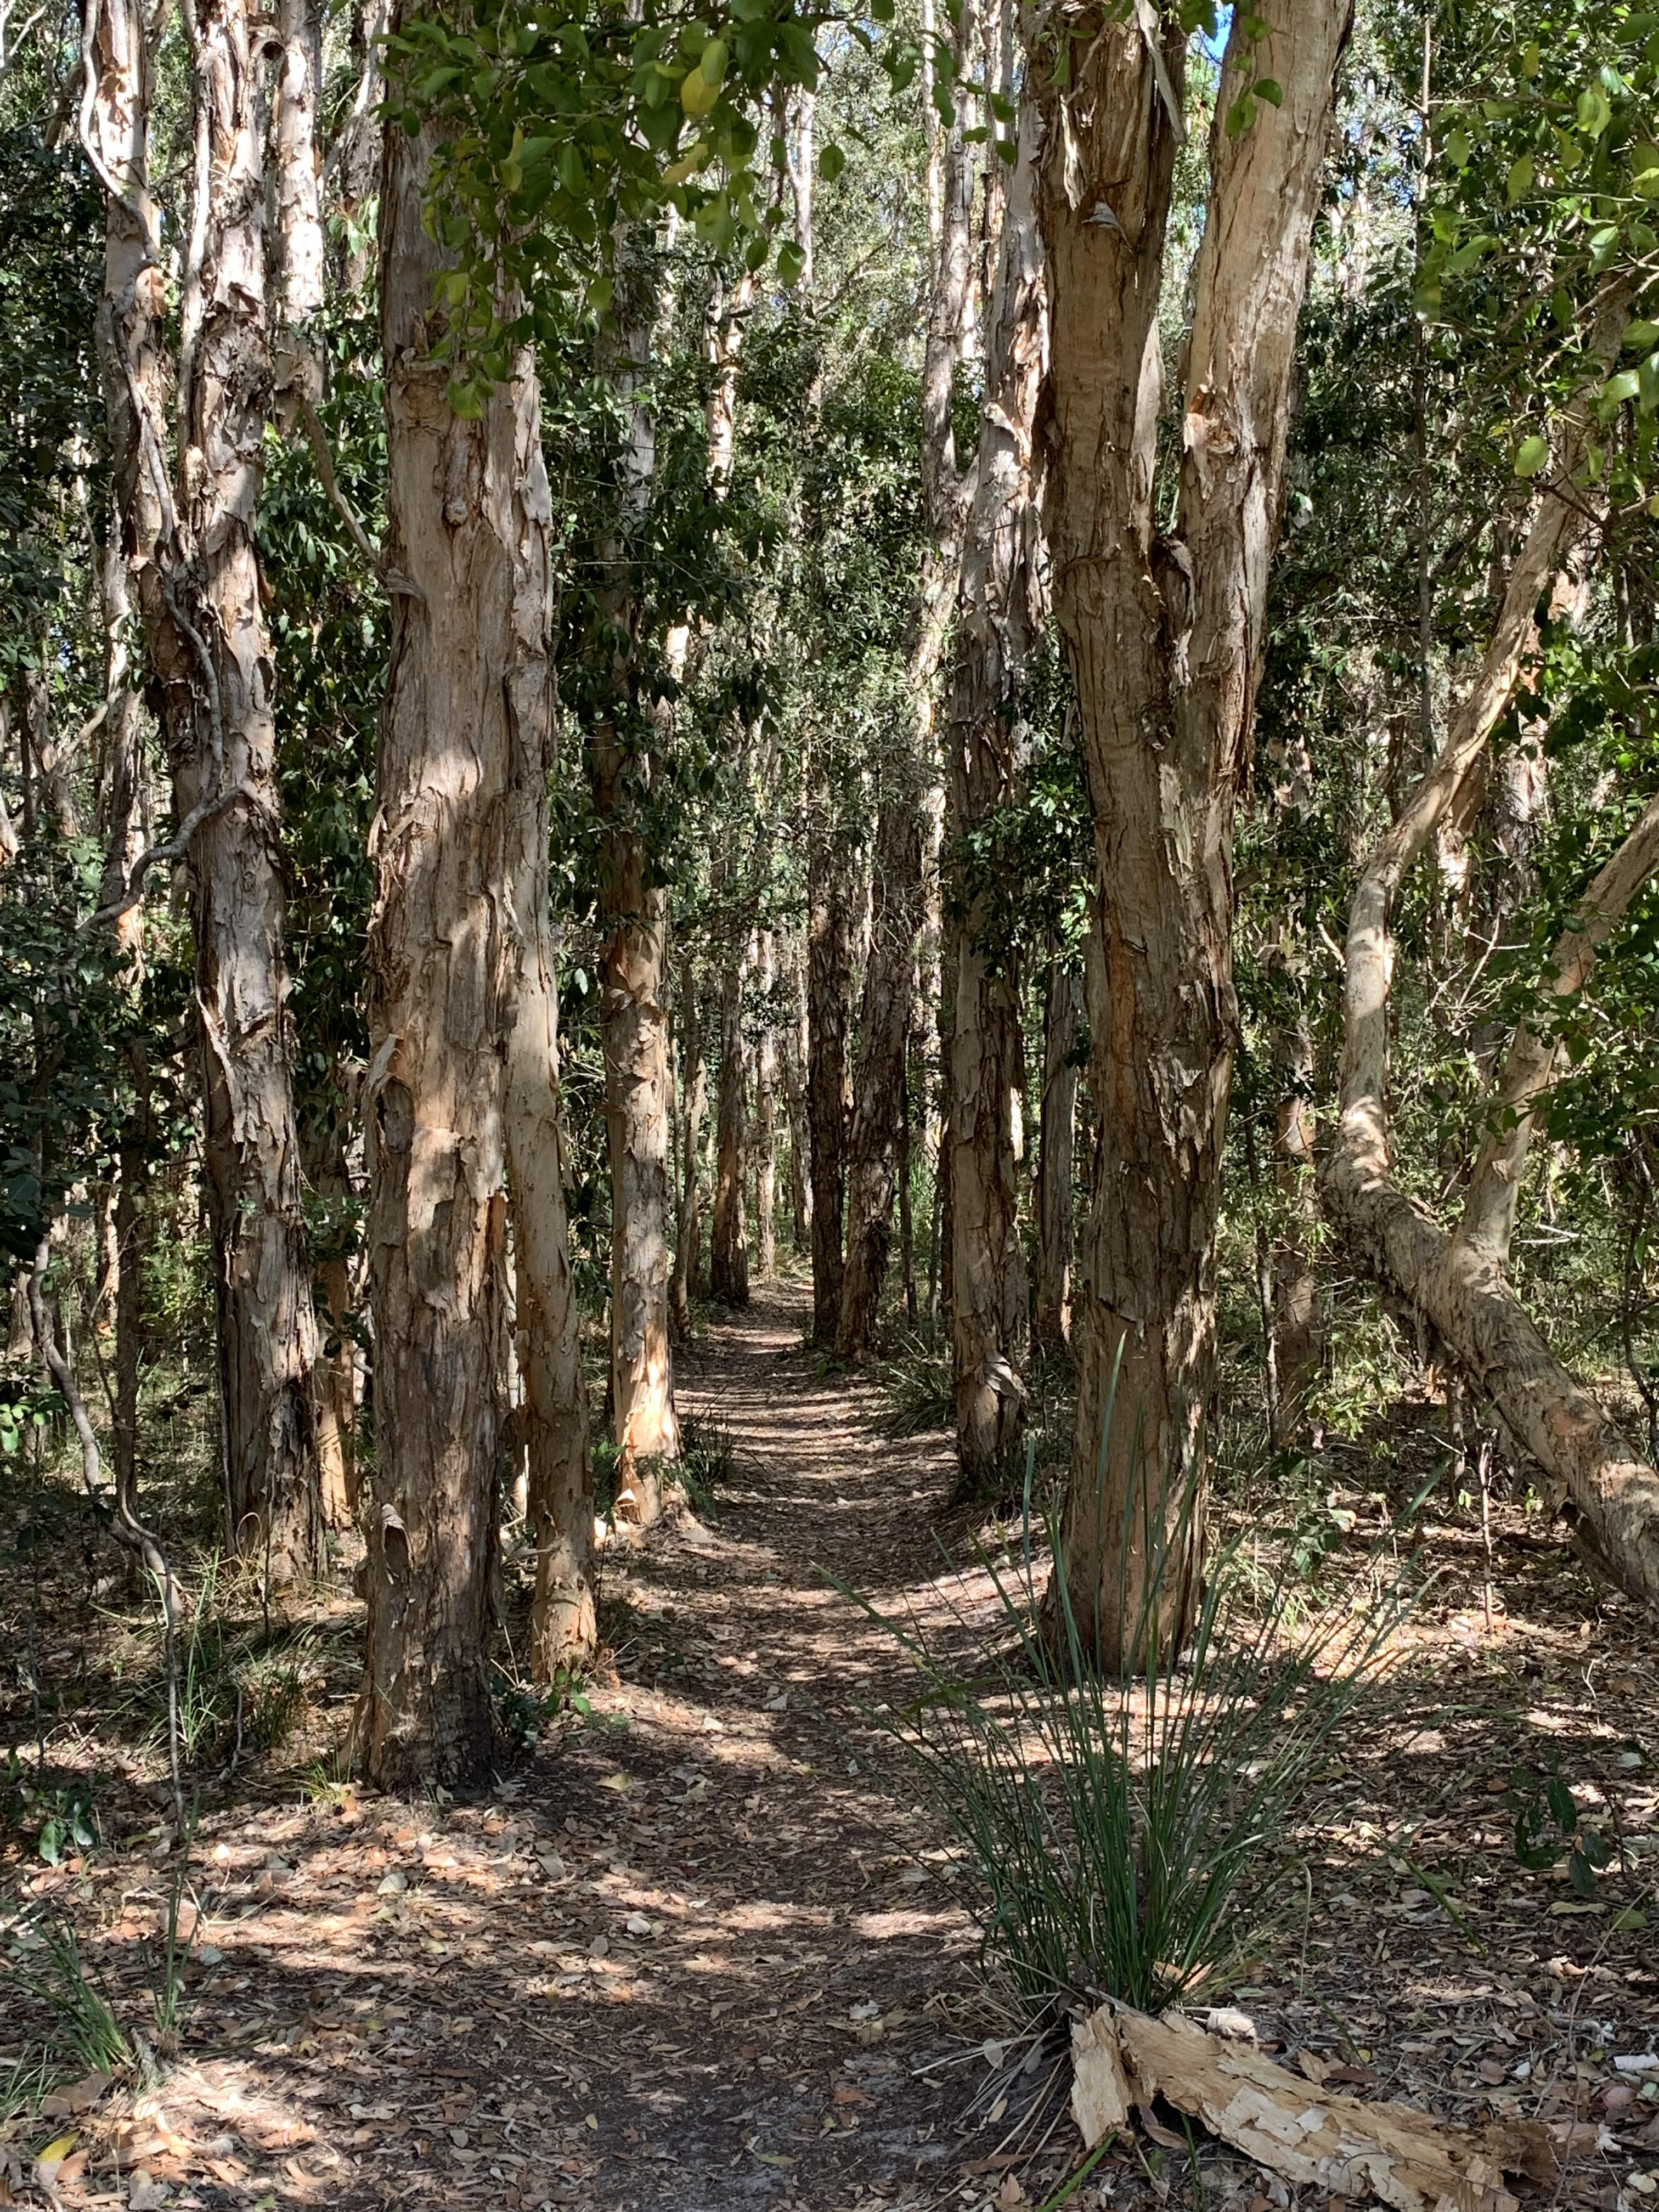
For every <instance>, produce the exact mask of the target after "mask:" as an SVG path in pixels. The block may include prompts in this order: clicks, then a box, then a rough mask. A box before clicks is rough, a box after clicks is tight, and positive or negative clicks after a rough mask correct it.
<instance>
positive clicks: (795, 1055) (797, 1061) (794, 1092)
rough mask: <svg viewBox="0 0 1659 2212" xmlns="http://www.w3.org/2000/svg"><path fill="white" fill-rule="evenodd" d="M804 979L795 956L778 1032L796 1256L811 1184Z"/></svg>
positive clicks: (803, 1243) (806, 1241)
mask: <svg viewBox="0 0 1659 2212" xmlns="http://www.w3.org/2000/svg"><path fill="white" fill-rule="evenodd" d="M805 985H806V977H805V969H804V967H803V965H802V964H801V963H800V962H799V958H798V957H792V958H791V960H790V963H789V1018H788V1019H787V1021H786V1022H785V1023H784V1024H783V1028H782V1031H781V1039H782V1042H781V1051H780V1053H779V1061H780V1065H781V1068H782V1072H783V1097H784V1107H785V1110H786V1112H787V1115H788V1121H789V1211H790V1237H791V1241H792V1243H793V1245H794V1248H795V1250H796V1252H797V1253H798V1254H801V1255H805V1254H806V1253H808V1252H810V1251H811V1241H812V1182H811V1175H810V1174H809V1172H808V1169H809V1165H810V1163H811V1157H812V1138H811V1124H810V1122H809V1121H808V1119H807V1113H806V1055H807V1050H808V1042H809V1040H808V1033H807V1023H806V990H805Z"/></svg>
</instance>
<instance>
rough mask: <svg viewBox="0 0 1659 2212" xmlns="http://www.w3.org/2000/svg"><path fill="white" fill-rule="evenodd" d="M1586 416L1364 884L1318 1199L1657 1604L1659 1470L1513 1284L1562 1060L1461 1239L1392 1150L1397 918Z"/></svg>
mask: <svg viewBox="0 0 1659 2212" xmlns="http://www.w3.org/2000/svg"><path fill="white" fill-rule="evenodd" d="M1623 321H1624V314H1623V311H1622V307H1620V311H1619V312H1618V313H1617V314H1616V315H1615V316H1613V317H1612V318H1611V327H1608V326H1607V325H1608V322H1609V318H1607V317H1606V316H1604V318H1603V328H1602V329H1601V332H1600V334H1599V343H1597V345H1596V346H1595V350H1596V351H1597V352H1599V353H1600V354H1601V356H1602V358H1603V359H1604V360H1608V361H1611V360H1613V359H1616V357H1617V354H1618V348H1619V338H1620V330H1621V328H1622V325H1623ZM1587 415H1588V403H1587V401H1586V400H1583V399H1581V400H1580V401H1579V402H1578V403H1577V404H1576V406H1575V408H1574V409H1573V410H1571V412H1570V415H1569V418H1568V422H1567V426H1566V430H1565V435H1564V437H1563V440H1562V455H1561V459H1560V462H1559V468H1558V471H1557V473H1556V475H1555V477H1554V478H1553V480H1552V481H1550V482H1549V483H1547V485H1546V487H1545V489H1544V492H1543V494H1542V496H1541V500H1540V502H1539V506H1538V509H1537V512H1536V513H1535V514H1534V518H1533V520H1532V524H1531V527H1530V528H1529V530H1528V533H1527V538H1526V540H1525V543H1524V544H1523V545H1522V550H1521V552H1520V554H1519V556H1517V558H1516V562H1515V565H1514V568H1512V569H1511V571H1510V579H1509V582H1508V586H1507V587H1506V589H1505V591H1504V599H1503V603H1502V605H1501V606H1500V608H1499V610H1498V617H1497V620H1496V622H1495V623H1494V625H1493V630H1492V639H1491V641H1490V643H1489V644H1488V646H1487V648H1486V657H1485V659H1484V661H1483V662H1482V665H1481V668H1480V673H1479V675H1478V676H1477V678H1476V679H1475V682H1474V685H1473V686H1472V687H1471V690H1470V691H1469V694H1468V697H1467V698H1466V699H1465V700H1464V702H1463V704H1462V708H1460V709H1459V712H1458V714H1457V717H1456V720H1455V723H1454V725H1453V726H1452V728H1451V730H1450V731H1449V732H1448V735H1447V738H1446V742H1445V744H1443V746H1442V748H1441V750H1440V752H1439V754H1438V755H1437V757H1436V759H1435V762H1434V763H1433V765H1432V767H1431V769H1429V771H1428V773H1427V774H1426V775H1425V776H1424V777H1423V778H1422V780H1421V781H1420V782H1419V784H1418V786H1417V787H1416V789H1415V791H1414V792H1413V794H1412V796H1411V798H1410V799H1409V800H1408V801H1407V804H1406V805H1405V806H1404V807H1403V808H1402V809H1401V812H1400V815H1399V817H1398V818H1397V820H1396V821H1395V823H1394V824H1393V826H1392V827H1391V828H1390V829H1389V831H1388V833H1387V834H1386V836H1383V838H1382V839H1381V840H1380V842H1378V844H1377V845H1376V848H1375V849H1374V850H1373V852H1372V853H1371V854H1370V858H1369V860H1367V862H1366V864H1365V866H1364V870H1363V871H1362V872H1361V876H1360V879H1359V883H1358V887H1357V889H1356V890H1355V893H1354V898H1353V903H1352V908H1351V909H1350V913H1349V921H1348V938H1347V945H1346V968H1345V972H1344V979H1343V1018H1344V1029H1343V1054H1342V1103H1341V1114H1340V1121H1339V1123H1338V1127H1337V1133H1336V1138H1335V1141H1334V1144H1333V1146H1332V1148H1331V1152H1330V1156H1329V1158H1328V1160H1327V1162H1326V1164H1325V1170H1324V1173H1323V1175H1322V1179H1321V1194H1322V1197H1323V1199H1324V1201H1325V1204H1326V1206H1327V1209H1328V1212H1330V1213H1331V1215H1332V1216H1333V1218H1334V1220H1335V1221H1336V1222H1337V1224H1338V1225H1339V1226H1340V1228H1341V1229H1342V1230H1343V1231H1344V1232H1345V1233H1346V1237H1347V1238H1348V1240H1349V1242H1350V1243H1351V1245H1352V1247H1353V1248H1354V1249H1355V1250H1356V1252H1357V1253H1358V1255H1359V1256H1360V1257H1361V1258H1362V1259H1363V1260H1364V1261H1365V1263H1366V1264H1367V1265H1368V1266H1369V1267H1370V1268H1371V1270H1372V1271H1373V1272H1374V1273H1376V1275H1377V1276H1378V1277H1379V1278H1380V1279H1382V1280H1383V1281H1384V1282H1386V1283H1389V1284H1390V1285H1393V1286H1394V1287H1395V1289H1396V1290H1397V1291H1401V1293H1403V1295H1404V1296H1406V1297H1407V1298H1409V1299H1410V1300H1411V1301H1412V1303H1413V1305H1415V1306H1416V1308H1417V1309H1418V1310H1419V1312H1421V1313H1422V1314H1423V1315H1424V1316H1425V1317H1426V1319H1427V1320H1428V1321H1429V1322H1431V1323H1432V1325H1433V1327H1434V1328H1435V1329H1436V1330H1437V1332H1438V1334H1440V1336H1441V1338H1442V1339H1443V1340H1444V1342H1445V1344H1446V1345H1447V1346H1448V1347H1449V1350H1450V1351H1451V1352H1452V1353H1453V1355H1454V1356H1455V1358H1456V1359H1457V1361H1458V1363H1459V1364H1460V1365H1461V1367H1462V1370H1463V1371H1464V1373H1465V1374H1466V1375H1467V1376H1468V1378H1469V1379H1470V1381H1471V1382H1473V1383H1474V1385H1475V1387H1476V1388H1477V1389H1480V1390H1481V1391H1482V1392H1484V1394H1485V1395H1486V1396H1487V1397H1488V1398H1490V1399H1491V1401H1492V1403H1493V1404H1494V1405H1495V1406H1496V1407H1498V1411H1499V1413H1502V1414H1503V1416H1504V1419H1505V1420H1506V1421H1507V1422H1508V1424H1509V1425H1510V1429H1511V1430H1512V1431H1513V1432H1514V1433H1515V1435H1516V1436H1517V1437H1519V1438H1520V1439H1521V1441H1522V1443H1523V1444H1524V1445H1525V1446H1526V1448H1527V1449H1528V1451H1530V1452H1531V1453H1532V1455H1534V1458H1535V1459H1536V1460H1537V1461H1538V1462H1539V1464H1540V1466H1541V1467H1542V1468H1544V1470H1545V1472H1546V1473H1547V1474H1548V1475H1549V1476H1550V1477H1552V1478H1553V1480H1554V1482H1555V1483H1556V1484H1557V1485H1558V1486H1559V1490H1560V1492H1562V1494H1563V1495H1564V1496H1566V1497H1569V1498H1571V1500H1572V1503H1573V1504H1574V1506H1575V1508H1576V1509H1577V1512H1578V1515H1579V1516H1580V1522H1581V1525H1582V1526H1583V1528H1584V1529H1585V1530H1586V1532H1587V1533H1588V1534H1589V1537H1590V1539H1591V1541H1592V1542H1593V1544H1594V1546H1595V1548H1596V1549H1597V1550H1598V1551H1599V1552H1600V1553H1601V1556H1602V1558H1603V1559H1604V1560H1605V1561H1606V1562H1607V1565H1608V1566H1609V1567H1610V1568H1611V1569H1612V1571H1613V1572H1614V1573H1615V1574H1616V1575H1617V1576H1618V1577H1619V1578H1620V1580H1621V1581H1622V1582H1623V1583H1625V1584H1626V1587H1627V1588H1628V1589H1631V1590H1632V1592H1633V1593H1634V1594H1636V1595H1638V1596H1641V1597H1643V1598H1645V1599H1647V1600H1648V1601H1653V1600H1655V1599H1656V1598H1659V1474H1656V1472H1655V1470H1654V1469H1653V1468H1650V1467H1649V1466H1648V1465H1647V1464H1646V1463H1645V1462H1643V1461H1642V1460H1641V1459H1640V1458H1639V1457H1638V1455H1636V1454H1635V1453H1634V1452H1632V1449H1631V1448H1630V1446H1629V1445H1628V1444H1627V1443H1626V1441H1625V1439H1624V1438H1623V1437H1621V1436H1620V1434H1619V1432H1618V1431H1617V1429H1616V1428H1615V1427H1614V1425H1613V1423H1612V1422H1611V1421H1609V1420H1608V1419H1607V1415H1606V1414H1605V1413H1604V1412H1603V1411H1602V1409H1601V1407H1600V1405H1599V1404H1598V1403H1597V1402H1596V1400H1595V1397H1594V1395H1592V1394H1591V1393H1590V1392H1589V1390H1587V1389H1584V1387H1583V1385H1582V1384H1581V1383H1578V1382H1577V1380H1576V1379H1575V1378H1574V1377H1573V1376H1571V1375H1570V1374H1569V1373H1568V1372H1567V1371H1566V1370H1565V1368H1564V1367H1562V1365H1561V1364H1560V1363H1559V1360H1557V1359H1556V1358H1555V1357H1554V1355H1553V1353H1552V1352H1551V1351H1550V1349H1549V1346H1548V1345H1547V1343H1546V1341H1545V1340H1544V1338H1543V1337H1542V1336H1541V1334H1540V1332H1539V1331H1538V1329H1537V1328H1535V1327H1534V1324H1533V1322H1531V1321H1530V1320H1529V1318H1528V1316H1527V1314H1526V1313H1525V1312H1524V1310H1522V1307H1521V1304H1520V1303H1519V1301H1518V1300H1517V1299H1516V1296H1515V1293H1514V1291H1513V1290H1512V1289H1511V1288H1510V1285H1509V1284H1508V1283H1507V1282H1506V1281H1505V1280H1504V1275H1503V1263H1504V1258H1505V1256H1506V1255H1507V1250H1508V1245H1509V1238H1510V1233H1511V1230H1512V1226H1513V1204H1514V1196H1513V1194H1514V1191H1515V1188H1516V1184H1517V1183H1518V1180H1519V1172H1520V1169H1521V1167H1522V1165H1523V1164H1524V1160H1525V1155H1526V1149H1527V1145H1528V1140H1529V1137H1530V1133H1531V1125H1532V1109H1533V1108H1534V1103H1535V1101H1536V1100H1537V1098H1538V1097H1539V1095H1540V1093H1541V1091H1542V1089H1543V1088H1544V1085H1546V1083H1547V1080H1548V1077H1549V1074H1550V1072H1551V1069H1552V1067H1553V1060H1554V1054H1553V1050H1552V1049H1551V1048H1549V1047H1548V1045H1547V1042H1546V1041H1545V1040H1542V1039H1541V1038H1539V1037H1537V1036H1534V1034H1533V1033H1532V1032H1531V1031H1530V1030H1527V1029H1524V1028H1523V1029H1522V1030H1521V1031H1520V1032H1519V1033H1518V1034H1517V1036H1516V1039H1515V1040H1514V1042H1513V1043H1512V1045H1511V1048H1510V1054H1509V1055H1508V1057H1507V1059H1506V1060H1505V1063H1504V1068H1503V1070H1502V1072H1501V1073H1500V1075H1499V1078H1498V1083H1497V1085H1496V1086H1495V1093H1494V1098H1493V1102H1492V1121H1491V1125H1490V1127H1489V1131H1488V1133H1487V1136H1486V1139H1485V1140H1484V1142H1483V1144H1482V1146H1481V1152H1480V1158H1479V1160H1478V1161H1477V1164H1476V1169H1475V1175H1474V1182H1473V1183H1472V1186H1471V1188H1470V1192H1469V1197H1468V1202H1467V1205H1466V1209H1465V1214H1464V1220H1463V1225H1462V1228H1461V1229H1460V1231H1459V1233H1458V1234H1457V1235H1456V1236H1455V1237H1448V1236H1447V1234H1446V1233H1445V1231H1443V1229H1441V1227H1440V1226H1439V1225H1438V1223H1437V1221H1436V1220H1435V1219H1434V1218H1433V1216H1432V1215H1431V1213H1430V1212H1428V1210H1427V1209H1426V1208H1425V1206H1421V1205H1420V1204H1419V1203H1418V1202H1417V1201H1416V1200H1413V1199H1412V1198H1410V1197H1409V1196H1408V1195H1407V1194H1406V1193H1405V1192H1404V1191H1402V1190H1401V1188H1399V1186H1398V1184H1397V1183H1396V1182H1395V1179H1394V1173H1393V1167H1392V1162H1391V1159H1390V1155H1389V1121H1388V1108H1387V1089H1386V1086H1387V1078H1388V1031H1389V987H1390V983H1391V980H1392V975H1393V968H1394V942H1393V935H1392V931H1391V928H1390V915H1391V911H1392V908H1393V906H1394V902H1395V900H1396V899H1397V897H1398V896H1399V894H1400V890H1401V886H1402V885H1403V884H1404V883H1405V880H1406V878H1407V875H1408V873H1409V872H1410V871H1411V869H1412V867H1413V866H1414V865H1415V863H1416V862H1417V860H1419V858H1420V857H1421V856H1422V854H1423V853H1424V852H1425V850H1426V849H1427V848H1428V847H1429V846H1430V844H1431V841H1432V839H1433V837H1434V835H1435V832H1436V830H1437V829H1438V828H1439V826H1440V825H1441V824H1442V823H1443V822H1444V821H1446V820H1447V819H1449V818H1452V817H1455V815H1456V813H1457V812H1458V811H1459V810H1460V807H1461V806H1462V804H1463V803H1464V802H1465V800H1466V799H1467V798H1468V793H1469V792H1470V790H1471V789H1472V787H1473V784H1474V779H1475V777H1476V775H1477V773H1478V771H1479V769H1480V766H1481V764H1482V763H1483V760H1484V756H1485V753H1486V747H1487V744H1488V743H1489V740H1490V738H1491V734H1492V730H1493V729H1494V728H1495V726H1497V723H1498V720H1499V717H1500V716H1501V715H1502V714H1503V713H1504V709H1505V708H1506V707H1507V706H1508V703H1509V701H1510V697H1511V696H1512V694H1513V692H1514V690H1515V685H1516V678H1517V676H1518V674H1519V671H1520V668H1521V665H1522V659H1523V657H1524V655H1525V653H1527V651H1528V648H1529V647H1530V645H1531V642H1532V638H1533V616H1534V609H1535V608H1536V607H1537V605H1538V603H1539V600H1540V599H1541V597H1542V595H1543V593H1544V592H1545V591H1546V590H1547V587H1548V586H1549V583H1550V580H1551V578H1552V577H1553V575H1554V574H1555V573H1556V571H1557V569H1558V568H1559V567H1560V565H1561V563H1562V562H1563V561H1564V560H1565V557H1566V555H1567V553H1568V551H1569V550H1570V549H1571V544H1572V542H1573V540H1574V539H1575V538H1576V537H1577V534H1578V532H1579V530H1580V528H1581V526H1582V523H1583V515H1584V511H1585V510H1584V504H1583V496H1582V493H1581V491H1580V490H1579V489H1578V487H1577V484H1576V482H1575V479H1576V478H1577V475H1578V471H1579V466H1580V464H1581V461H1582V458H1583V445H1584V439H1585V429H1586V420H1587ZM1656 853H1659V802H1656V803H1655V804H1653V805H1650V806H1649V808H1648V809H1647V811H1646V812H1645V813H1644V815H1643V817H1642V818H1641V820H1640V821H1639V822H1638V824H1637V826H1636V828H1635V829H1634V830H1633V831H1632V834H1631V836H1630V837H1629V838H1628V839H1627V840H1626V843H1625V844H1624V846H1623V847H1621V848H1620V851H1619V852H1618V853H1617V854H1615V855H1614V857H1613V860H1611V861H1610V862H1609V863H1608V865H1607V868H1606V869H1604V870H1603V871H1602V872H1601V875H1600V876H1598V878H1596V880H1595V883H1594V884H1591V885H1590V886H1589V890H1588V891H1587V893H1586V895H1585V898H1584V900H1583V902H1582V906H1581V910H1580V922H1579V926H1578V927H1575V928H1574V929H1572V930H1570V931H1569V933H1568V934H1567V936H1566V937H1565V939H1563V940H1562V942H1561V943H1560V944H1559V945H1558V946H1557V948H1556V952H1555V958H1554V961H1553V968H1554V970H1555V975H1556V978H1557V979H1558V980H1559V981H1560V982H1561V983H1563V984H1565V986H1566V987H1569V988H1571V987H1577V982H1576V981H1575V979H1577V978H1582V977H1583V976H1586V975H1588V973H1589V965H1590V963H1591V962H1592V961H1593V958H1594V956H1595V947H1596V945H1597V944H1598V943H1599V942H1600V940H1601V938H1602V937H1603V936H1604V935H1605V934H1606V933H1607V930H1608V929H1610V928H1611V927H1612V926H1613V922H1614V921H1616V920H1617V918H1618V916H1619V915H1620V913H1621V912H1622V911H1623V910H1624V907H1625V906H1626V904H1627V903H1628V901H1629V899H1630V898H1631V897H1632V896H1633V894H1634V892H1635V890H1637V889H1638V888H1639V886H1640V884H1642V883H1643V882H1644V880H1645V879H1646V878H1647V877H1648V875H1649V874H1650V872H1651V870H1652V867H1653V865H1654V860H1655V857H1656Z"/></svg>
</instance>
